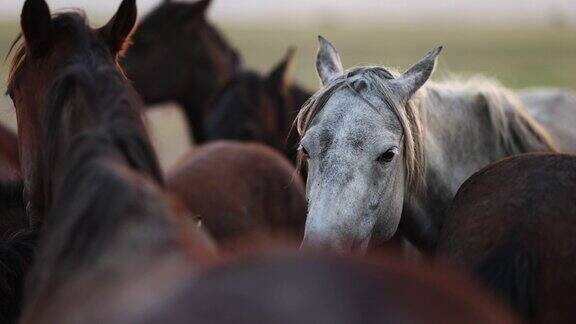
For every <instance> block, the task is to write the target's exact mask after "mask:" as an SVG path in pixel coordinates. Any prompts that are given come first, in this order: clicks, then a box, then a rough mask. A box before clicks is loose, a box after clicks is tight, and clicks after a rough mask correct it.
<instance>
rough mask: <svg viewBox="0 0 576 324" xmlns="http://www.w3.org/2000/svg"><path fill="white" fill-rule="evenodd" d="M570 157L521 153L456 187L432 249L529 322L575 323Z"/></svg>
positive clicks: (575, 230) (575, 218)
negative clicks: (505, 302) (460, 268)
mask: <svg viewBox="0 0 576 324" xmlns="http://www.w3.org/2000/svg"><path fill="white" fill-rule="evenodd" d="M575 192H576V156H573V155H564V154H545V153H540V154H537V153H533V154H521V155H518V156H514V157H511V158H508V159H505V160H502V161H500V162H497V163H494V164H491V165H489V166H487V167H485V168H484V169H482V170H480V171H478V172H477V173H475V174H474V175H473V176H471V177H470V178H469V179H468V180H466V182H464V184H463V185H462V186H461V187H460V189H459V190H458V193H457V194H456V197H455V198H454V202H453V203H452V205H451V206H450V208H449V210H448V213H447V216H446V220H445V222H444V226H443V227H442V231H441V234H440V239H439V241H438V249H437V254H438V256H441V257H444V258H446V259H447V260H449V261H451V262H453V263H454V264H456V265H459V266H461V267H462V268H463V269H465V270H468V271H470V272H471V273H473V274H474V275H475V276H476V277H477V278H478V279H479V280H480V281H481V282H482V283H483V284H484V285H485V286H486V287H489V288H491V289H492V290H493V291H494V292H496V293H498V295H499V296H501V297H502V298H503V300H505V301H507V302H508V303H510V305H512V306H513V307H514V309H515V310H516V311H518V313H519V314H521V315H523V318H524V319H526V320H529V321H530V322H532V323H573V322H574V319H575V318H576V310H574V307H573V303H572V300H574V298H575V297H576V293H575V292H574V291H576V277H575V273H576V262H575V261H574V260H575V259H576V248H575V246H576V244H574V239H575V237H576V236H575V234H576V199H575V195H574V193H575Z"/></svg>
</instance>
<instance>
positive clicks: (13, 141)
mask: <svg viewBox="0 0 576 324" xmlns="http://www.w3.org/2000/svg"><path fill="white" fill-rule="evenodd" d="M20 177H21V176H20V156H19V154H18V139H17V138H16V134H14V132H12V131H11V130H9V129H8V128H6V127H5V126H3V125H1V124H0V182H7V181H14V180H18V179H20Z"/></svg>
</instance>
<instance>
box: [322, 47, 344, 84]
mask: <svg viewBox="0 0 576 324" xmlns="http://www.w3.org/2000/svg"><path fill="white" fill-rule="evenodd" d="M318 42H319V43H320V47H319V48H318V54H316V70H317V71H318V75H319V76H320V80H322V84H324V85H326V84H328V83H329V82H330V81H332V80H334V79H335V78H337V77H339V76H340V75H342V73H344V69H343V68H342V61H340V55H338V52H337V51H336V48H334V46H333V45H332V44H330V42H329V41H327V40H326V38H324V37H322V36H318Z"/></svg>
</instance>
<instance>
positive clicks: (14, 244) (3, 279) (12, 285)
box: [0, 211, 37, 324]
mask: <svg viewBox="0 0 576 324" xmlns="http://www.w3.org/2000/svg"><path fill="white" fill-rule="evenodd" d="M22 214H25V213H24V211H23V212H22ZM36 240H37V235H36V234H35V233H34V232H31V231H26V230H21V231H16V232H13V233H11V234H10V235H5V236H4V237H3V238H2V239H0V323H4V324H11V323H16V321H17V320H18V317H19V315H20V312H21V310H22V309H21V308H22V298H23V295H24V278H25V276H26V274H27V273H28V270H29V269H30V267H31V266H32V262H33V259H34V252H35V251H36Z"/></svg>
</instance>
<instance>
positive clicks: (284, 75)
mask: <svg viewBox="0 0 576 324" xmlns="http://www.w3.org/2000/svg"><path fill="white" fill-rule="evenodd" d="M295 53H296V48H295V47H293V46H291V47H290V48H288V51H287V52H286V55H285V56H284V58H283V59H282V61H280V62H279V63H278V65H276V67H274V69H272V71H270V73H269V74H268V78H267V81H268V83H269V84H271V85H273V86H274V87H276V88H278V89H280V88H284V87H286V86H287V85H288V82H289V74H290V68H291V66H292V62H293V61H294V54H295Z"/></svg>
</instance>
